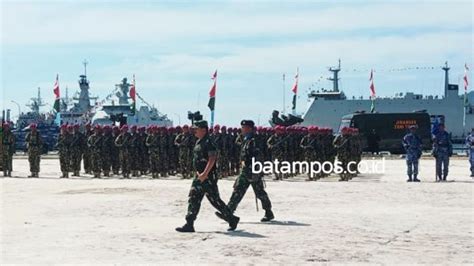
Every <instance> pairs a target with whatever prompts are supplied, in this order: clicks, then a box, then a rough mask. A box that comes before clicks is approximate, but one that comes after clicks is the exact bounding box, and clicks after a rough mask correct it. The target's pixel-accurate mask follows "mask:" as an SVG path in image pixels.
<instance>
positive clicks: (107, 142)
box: [101, 125, 115, 177]
mask: <svg viewBox="0 0 474 266" xmlns="http://www.w3.org/2000/svg"><path fill="white" fill-rule="evenodd" d="M103 131H104V133H103V136H102V148H101V154H102V158H101V159H102V172H104V176H106V177H109V176H110V170H111V168H112V147H114V146H115V143H114V137H113V136H112V128H111V127H110V126H109V125H105V126H104V129H103Z"/></svg>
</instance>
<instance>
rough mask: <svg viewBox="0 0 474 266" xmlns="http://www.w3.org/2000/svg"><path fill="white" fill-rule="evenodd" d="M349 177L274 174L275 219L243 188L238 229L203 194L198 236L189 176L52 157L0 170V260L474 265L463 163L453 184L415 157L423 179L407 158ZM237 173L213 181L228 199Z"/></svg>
mask: <svg viewBox="0 0 474 266" xmlns="http://www.w3.org/2000/svg"><path fill="white" fill-rule="evenodd" d="M385 163H386V167H385V172H384V173H383V174H364V175H361V176H359V177H357V178H355V179H353V180H351V181H350V182H337V179H338V178H337V177H336V176H332V177H329V178H326V179H323V180H320V181H318V182H306V181H304V177H303V176H300V177H297V178H292V179H288V180H285V181H273V180H271V178H268V179H267V182H266V185H267V187H266V189H267V191H268V193H269V196H270V198H271V200H272V203H273V209H274V212H275V215H276V219H275V221H273V222H270V223H260V222H259V220H260V218H261V217H262V216H263V212H262V210H261V207H260V211H259V212H256V209H255V198H254V194H253V192H252V191H249V192H248V193H247V195H246V196H245V198H244V200H243V201H242V203H241V204H240V206H239V208H238V209H237V212H236V215H238V216H240V217H241V223H240V224H239V226H238V228H237V231H235V232H227V231H226V228H227V225H226V224H225V223H224V222H222V221H221V220H219V219H218V218H216V217H215V216H214V209H213V208H212V206H211V205H210V204H209V203H208V202H207V200H203V205H202V208H201V212H200V215H199V217H198V220H197V221H196V224H195V227H196V230H197V232H196V233H193V234H180V233H177V232H175V230H174V228H175V227H176V226H181V225H182V224H183V223H184V215H185V214H186V206H187V195H188V190H189V187H190V185H191V181H190V180H181V179H179V178H178V177H170V178H166V179H159V180H150V179H148V178H140V179H132V180H121V179H118V178H108V179H100V180H97V179H91V177H90V176H87V177H81V178H70V179H59V178H58V176H59V162H58V160H57V159H45V160H42V162H41V168H42V171H41V178H38V179H28V178H25V176H27V174H28V166H27V164H28V163H27V160H25V159H24V158H16V159H15V160H14V168H15V170H16V171H15V172H13V175H14V177H13V178H3V177H0V189H1V190H0V191H1V197H0V200H1V205H0V208H1V209H0V214H1V218H0V219H1V220H0V226H1V237H0V249H1V253H0V254H1V255H0V264H19V263H27V264H40V263H41V264H52V263H59V264H66V263H68V264H78V263H86V264H104V263H110V264H118V263H127V264H136V263H192V264H194V263H205V264H208V263H209V264H211V263H212V264H218V263H219V264H221V263H225V264H230V263H232V264H237V263H238V264H241V263H245V264H254V263H265V264H267V263H268V264H270V263H272V264H273V263H279V264H287V263H292V264H301V263H308V262H309V263H314V262H316V263H317V262H319V263H343V264H354V263H377V264H398V263H404V264H415V263H426V264H447V265H453V264H471V265H472V264H473V263H474V259H473V258H474V256H473V250H474V236H473V231H474V204H473V203H474V197H473V195H474V194H473V192H474V186H473V179H472V178H471V177H469V173H468V172H469V165H468V162H467V160H466V159H465V158H459V159H453V160H452V161H451V172H450V175H449V177H448V179H450V180H451V182H447V183H435V182H434V161H433V160H431V159H425V158H423V160H422V161H421V165H420V169H421V171H420V172H421V173H420V178H421V180H422V182H421V183H407V182H405V180H406V177H405V161H403V160H401V159H390V160H386V161H385ZM233 180H234V178H230V179H222V180H220V181H219V188H220V192H221V197H222V198H223V199H224V201H226V202H227V200H228V199H229V197H230V194H231V192H232V185H233Z"/></svg>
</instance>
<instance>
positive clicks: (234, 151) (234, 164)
mask: <svg viewBox="0 0 474 266" xmlns="http://www.w3.org/2000/svg"><path fill="white" fill-rule="evenodd" d="M231 132H232V140H231V159H230V161H231V166H230V168H231V174H232V175H238V174H239V173H240V165H239V157H240V145H241V144H242V142H241V139H240V135H239V134H238V132H237V128H232V129H231Z"/></svg>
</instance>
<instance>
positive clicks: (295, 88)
mask: <svg viewBox="0 0 474 266" xmlns="http://www.w3.org/2000/svg"><path fill="white" fill-rule="evenodd" d="M298 72H299V71H298V69H296V75H295V84H294V85H293V88H292V89H291V91H292V92H293V93H294V94H297V93H298V76H299V73H298Z"/></svg>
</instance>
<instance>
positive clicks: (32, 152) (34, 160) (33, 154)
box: [25, 123, 43, 178]
mask: <svg viewBox="0 0 474 266" xmlns="http://www.w3.org/2000/svg"><path fill="white" fill-rule="evenodd" d="M29 128H30V132H28V133H27V134H26V136H25V142H26V149H27V152H28V162H29V163H30V172H31V174H30V175H29V176H28V177H36V178H37V177H39V172H40V160H41V153H42V152H43V139H42V137H41V135H40V132H39V131H38V129H37V126H36V124H34V123H33V124H30V127H29Z"/></svg>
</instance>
